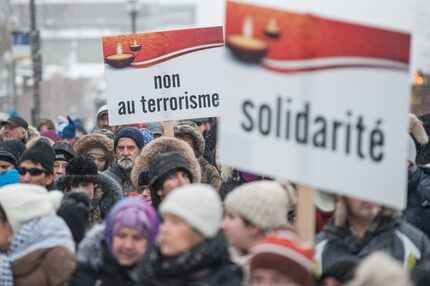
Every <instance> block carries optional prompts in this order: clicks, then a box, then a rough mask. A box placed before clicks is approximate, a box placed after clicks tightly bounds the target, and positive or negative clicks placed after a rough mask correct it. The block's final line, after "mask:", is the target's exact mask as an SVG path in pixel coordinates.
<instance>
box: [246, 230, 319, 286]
mask: <svg viewBox="0 0 430 286" xmlns="http://www.w3.org/2000/svg"><path fill="white" fill-rule="evenodd" d="M251 254H252V257H251V263H250V269H251V273H252V272H253V270H255V269H262V268H264V269H273V270H277V271H279V272H280V273H282V274H283V275H285V276H287V277H288V278H290V279H292V280H294V281H295V282H296V283H298V284H299V285H302V286H309V285H313V284H314V275H313V271H314V267H313V263H312V259H313V256H314V250H313V248H312V246H311V245H310V244H309V243H305V242H303V241H301V240H300V239H299V238H298V237H297V235H296V234H295V233H293V232H292V231H277V232H274V233H271V234H269V235H267V236H265V237H264V238H262V239H260V240H259V241H257V243H256V245H255V246H254V247H252V249H251Z"/></svg>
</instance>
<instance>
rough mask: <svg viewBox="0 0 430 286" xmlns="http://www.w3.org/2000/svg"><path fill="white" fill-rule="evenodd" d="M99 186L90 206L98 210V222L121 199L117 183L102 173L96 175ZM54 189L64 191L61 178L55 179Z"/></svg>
mask: <svg viewBox="0 0 430 286" xmlns="http://www.w3.org/2000/svg"><path fill="white" fill-rule="evenodd" d="M98 176H99V180H100V186H99V187H98V188H97V189H96V190H95V192H94V193H95V195H94V200H93V201H92V202H90V203H91V206H94V203H96V204H97V205H98V207H99V209H100V216H101V219H100V221H101V220H102V219H103V218H104V217H105V216H106V215H107V213H108V212H109V210H110V209H111V208H112V206H113V205H114V204H115V203H116V202H117V201H119V200H120V199H121V198H122V197H123V194H122V189H121V186H120V185H118V183H117V182H116V181H115V180H114V179H112V178H111V177H109V176H108V175H106V174H105V173H104V172H99V173H98ZM54 189H55V190H60V191H64V184H63V176H60V177H59V178H57V179H56V180H55V182H54Z"/></svg>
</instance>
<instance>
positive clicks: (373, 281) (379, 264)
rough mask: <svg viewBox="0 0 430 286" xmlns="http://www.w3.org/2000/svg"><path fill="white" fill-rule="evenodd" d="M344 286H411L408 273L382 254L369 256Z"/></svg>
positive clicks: (392, 259) (377, 253) (386, 255)
mask: <svg viewBox="0 0 430 286" xmlns="http://www.w3.org/2000/svg"><path fill="white" fill-rule="evenodd" d="M345 285H346V286H384V285H390V286H412V283H411V281H410V280H409V274H408V272H407V271H406V270H405V269H403V267H402V265H401V264H400V263H399V262H397V261H396V260H394V258H392V257H391V256H389V255H388V254H386V253H384V252H375V253H373V254H370V255H369V256H368V257H367V258H366V259H364V260H363V261H362V262H361V263H360V265H359V266H358V268H357V270H356V272H355V275H354V279H353V280H352V281H351V282H349V283H348V284H345Z"/></svg>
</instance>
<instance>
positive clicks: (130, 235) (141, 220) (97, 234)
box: [69, 198, 158, 286]
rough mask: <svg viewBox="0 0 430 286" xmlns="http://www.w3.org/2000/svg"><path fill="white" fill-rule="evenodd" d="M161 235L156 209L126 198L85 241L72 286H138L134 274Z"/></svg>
mask: <svg viewBox="0 0 430 286" xmlns="http://www.w3.org/2000/svg"><path fill="white" fill-rule="evenodd" d="M157 233H158V218H157V215H156V213H155V210H154V209H153V208H152V206H150V205H149V204H147V203H146V202H145V201H144V200H142V199H138V198H126V199H123V200H121V201H119V202H118V203H117V204H115V206H114V207H113V208H112V210H111V211H110V212H109V214H108V216H107V218H106V220H105V222H104V224H102V225H96V226H95V227H94V228H93V229H92V230H91V231H90V232H89V233H88V234H87V236H86V238H85V239H84V240H83V241H82V242H81V244H80V246H79V250H78V254H77V260H78V267H77V269H76V271H75V273H74V274H73V276H72V279H71V280H72V281H71V282H70V283H69V285H70V286H73V285H79V286H85V285H91V286H93V285H99V286H107V285H122V286H127V285H134V283H133V280H132V278H131V272H132V270H133V269H134V268H135V266H136V265H137V263H138V262H139V261H140V260H141V259H142V258H143V256H144V254H145V252H146V250H147V249H148V248H149V247H150V246H152V245H153V243H154V241H155V237H156V236H157Z"/></svg>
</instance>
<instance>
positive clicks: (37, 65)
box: [30, 0, 42, 125]
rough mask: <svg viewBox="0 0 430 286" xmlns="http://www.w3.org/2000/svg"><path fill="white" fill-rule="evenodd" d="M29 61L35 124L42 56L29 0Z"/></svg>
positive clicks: (37, 111)
mask: <svg viewBox="0 0 430 286" xmlns="http://www.w3.org/2000/svg"><path fill="white" fill-rule="evenodd" d="M30 30H31V34H30V35H31V59H32V62H33V108H32V110H31V121H32V123H33V124H34V125H36V124H37V122H38V121H39V118H40V82H41V81H42V54H41V52H40V34H39V31H38V30H37V24H36V3H35V0H30Z"/></svg>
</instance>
